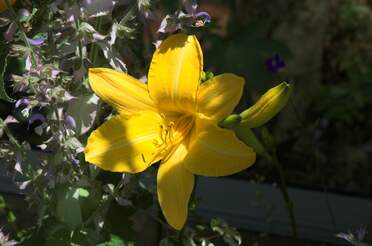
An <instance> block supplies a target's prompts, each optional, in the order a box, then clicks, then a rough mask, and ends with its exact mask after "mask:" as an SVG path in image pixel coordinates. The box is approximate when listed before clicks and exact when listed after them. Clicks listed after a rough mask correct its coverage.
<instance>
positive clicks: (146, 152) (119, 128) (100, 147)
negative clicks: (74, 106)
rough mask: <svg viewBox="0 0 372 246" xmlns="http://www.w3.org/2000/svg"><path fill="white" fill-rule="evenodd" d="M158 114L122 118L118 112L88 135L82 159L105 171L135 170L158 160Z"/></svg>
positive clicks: (138, 170) (159, 122)
mask: <svg viewBox="0 0 372 246" xmlns="http://www.w3.org/2000/svg"><path fill="white" fill-rule="evenodd" d="M161 124H162V118H161V116H160V115H158V114H157V113H154V112H141V115H138V116H132V117H131V118H130V119H125V116H124V115H118V116H115V117H113V118H112V119H110V120H108V121H107V122H105V123H104V124H103V125H102V126H100V127H99V128H98V129H97V130H95V131H93V132H92V134H91V135H90V136H89V138H88V143H87V146H86V148H85V160H86V161H88V162H90V163H92V164H94V165H96V166H98V167H100V168H102V169H104V170H108V171H112V172H130V173H136V172H141V171H143V170H145V169H146V168H147V167H148V166H149V165H151V164H152V163H154V162H156V161H158V160H159V158H155V156H156V155H155V154H156V152H157V150H158V149H157V147H156V145H155V141H158V142H160V129H161V128H160V125H161Z"/></svg>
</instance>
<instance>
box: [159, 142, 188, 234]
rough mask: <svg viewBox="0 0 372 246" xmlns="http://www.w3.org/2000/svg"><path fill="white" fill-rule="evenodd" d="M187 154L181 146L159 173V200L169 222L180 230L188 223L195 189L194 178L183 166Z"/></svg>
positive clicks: (161, 166)
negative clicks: (191, 197) (189, 207)
mask: <svg viewBox="0 0 372 246" xmlns="http://www.w3.org/2000/svg"><path fill="white" fill-rule="evenodd" d="M186 154H187V150H186V147H185V146H184V145H182V144H181V145H179V147H178V148H177V149H176V150H175V152H174V153H173V154H172V156H171V157H170V158H169V159H168V160H166V161H164V162H163V163H162V164H161V165H160V167H159V171H158V177H157V183H158V187H157V188H158V199H159V204H160V207H161V209H162V211H163V214H164V216H165V218H166V220H167V222H168V223H169V224H170V225H171V226H172V227H174V228H175V229H177V230H180V229H181V228H182V227H183V225H184V224H185V222H186V219H187V213H188V204H189V199H190V196H191V193H192V190H193V187H194V176H193V174H192V173H190V172H189V171H188V170H187V169H185V168H184V167H183V165H182V164H181V163H182V161H183V158H184V157H185V155H186Z"/></svg>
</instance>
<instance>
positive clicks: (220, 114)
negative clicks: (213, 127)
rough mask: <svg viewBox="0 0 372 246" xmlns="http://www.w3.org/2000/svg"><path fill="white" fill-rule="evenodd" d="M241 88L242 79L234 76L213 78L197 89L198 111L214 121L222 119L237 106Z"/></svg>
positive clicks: (227, 74) (224, 75)
mask: <svg viewBox="0 0 372 246" xmlns="http://www.w3.org/2000/svg"><path fill="white" fill-rule="evenodd" d="M243 87H244V79H243V78H242V77H239V76H236V75H234V74H230V73H226V74H221V75H218V76H215V77H213V78H212V79H210V80H208V81H207V82H205V83H203V84H202V85H201V86H200V88H199V93H198V111H199V112H200V113H202V114H203V115H205V116H207V117H210V118H211V119H212V120H215V121H220V120H222V119H224V118H225V117H226V116H228V115H229V114H231V112H232V111H233V110H234V108H235V106H236V105H237V104H238V102H239V100H240V98H241V96H242V94H243Z"/></svg>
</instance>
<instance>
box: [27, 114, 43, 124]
mask: <svg viewBox="0 0 372 246" xmlns="http://www.w3.org/2000/svg"><path fill="white" fill-rule="evenodd" d="M35 121H40V122H41V123H44V122H46V119H45V116H44V115H42V114H39V113H36V114H33V115H32V116H31V117H30V119H29V120H28V124H29V125H31V124H32V123H34V122H35Z"/></svg>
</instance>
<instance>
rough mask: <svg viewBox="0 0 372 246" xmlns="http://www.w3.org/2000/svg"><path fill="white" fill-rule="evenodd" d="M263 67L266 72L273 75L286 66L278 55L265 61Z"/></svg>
mask: <svg viewBox="0 0 372 246" xmlns="http://www.w3.org/2000/svg"><path fill="white" fill-rule="evenodd" d="M265 65H266V68H267V70H269V71H270V72H271V73H274V74H275V73H278V72H279V70H280V69H282V68H284V67H285V66H286V65H285V62H284V60H283V59H282V58H281V57H280V56H279V55H278V54H275V55H273V56H272V57H270V58H269V59H267V60H266V62H265Z"/></svg>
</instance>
